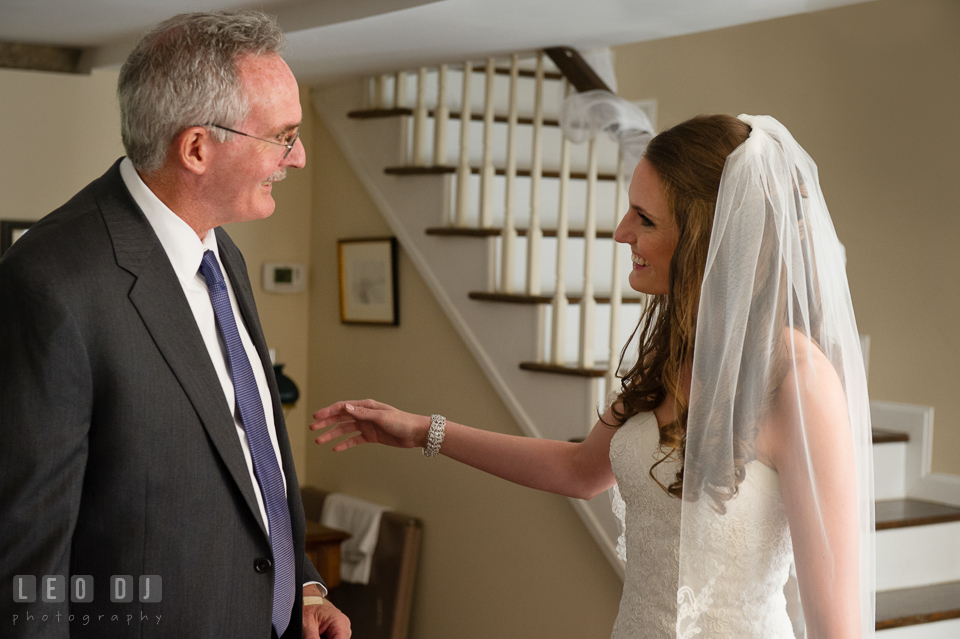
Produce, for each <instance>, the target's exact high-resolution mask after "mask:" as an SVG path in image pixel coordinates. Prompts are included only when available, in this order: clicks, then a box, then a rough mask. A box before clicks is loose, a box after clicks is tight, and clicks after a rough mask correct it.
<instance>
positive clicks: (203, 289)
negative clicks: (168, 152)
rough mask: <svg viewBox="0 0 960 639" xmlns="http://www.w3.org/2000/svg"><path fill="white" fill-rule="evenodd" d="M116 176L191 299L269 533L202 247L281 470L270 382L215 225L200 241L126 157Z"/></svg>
mask: <svg viewBox="0 0 960 639" xmlns="http://www.w3.org/2000/svg"><path fill="white" fill-rule="evenodd" d="M120 175H121V177H122V178H123V182H124V184H126V185H127V190H129V191H130V195H132V196H133V199H134V200H135V201H136V203H137V205H139V206H140V209H141V210H142V211H143V213H144V215H146V216H147V221H149V222H150V226H152V227H153V230H154V232H155V233H156V234H157V237H158V238H160V244H162V245H163V250H164V251H166V253H167V257H168V258H169V259H170V264H171V265H173V270H174V272H175V273H176V274H177V279H178V280H180V286H182V287H183V294H184V295H186V297H187V302H188V303H189V304H190V310H191V311H193V317H194V319H196V320H197V327H198V328H199V329H200V335H201V336H202V337H203V343H204V345H205V346H206V347H207V353H209V355H210V360H211V361H212V362H213V368H214V369H215V370H216V371H217V377H218V378H219V379H220V385H221V386H222V387H223V395H224V397H225V398H226V400H227V406H229V407H230V413H231V414H232V415H233V421H234V424H235V425H236V428H237V437H238V438H239V439H240V447H241V448H243V458H244V459H245V460H246V461H247V470H248V471H250V482H251V484H253V492H254V494H255V495H256V496H257V505H258V506H259V507H260V515H261V517H263V523H264V525H265V526H266V527H267V533H268V534H269V533H270V522H269V520H268V519H267V510H266V508H265V507H264V505H263V495H261V493H260V484H259V482H258V481H257V477H256V475H255V474H254V472H253V458H251V457H250V444H249V443H248V442H247V433H246V431H244V429H243V426H241V424H240V416H239V412H238V411H237V399H236V396H235V395H234V392H233V380H232V379H231V377H230V370H229V368H228V367H227V358H226V353H227V348H226V346H225V345H224V343H223V337H222V336H221V335H220V331H219V330H218V328H217V319H216V316H215V315H214V313H213V304H212V303H211V302H210V293H209V291H208V289H207V281H206V280H205V279H204V278H203V276H202V275H200V261H201V260H202V259H203V253H204V251H207V250H210V251H213V253H214V254H215V255H216V256H217V262H218V263H220V270H221V271H223V279H224V280H226V283H227V292H228V293H229V296H230V307H231V308H232V309H233V316H234V318H235V319H236V322H237V331H238V332H239V333H240V341H241V342H243V348H244V350H245V351H246V352H247V358H248V359H249V360H250V367H251V368H253V376H254V377H255V378H256V380H257V388H258V389H259V390H260V399H261V401H262V402H263V414H264V417H266V419H267V430H268V431H269V432H270V442H271V443H272V444H273V450H274V453H276V455H277V465H278V466H280V473H281V475H282V474H283V464H282V462H281V460H280V447H279V445H278V444H277V428H276V424H274V419H273V401H272V399H271V397H270V387H269V386H268V385H267V376H266V374H265V373H264V370H263V364H262V363H261V361H260V355H259V354H258V353H257V349H256V348H255V347H254V345H253V341H252V340H251V339H250V334H249V332H248V331H247V327H246V324H245V323H244V321H243V316H242V315H241V314H240V308H239V307H238V306H237V297H236V295H235V294H234V292H233V285H232V284H231V282H230V277H229V276H228V275H227V270H226V269H225V268H223V263H222V262H220V253H219V251H218V250H217V236H216V233H214V231H213V229H210V230H209V231H207V234H206V236H204V238H203V241H202V242H201V241H200V238H199V237H198V236H197V233H196V232H195V231H194V230H193V229H192V228H190V225H188V224H187V223H186V222H184V221H183V220H182V219H181V218H180V216H178V215H177V214H176V213H174V212H173V211H171V210H170V209H169V208H168V207H167V205H165V204H164V203H163V202H161V201H160V199H159V198H158V197H157V196H156V195H154V194H153V191H151V190H150V187H148V186H147V185H146V184H144V182H143V180H142V179H140V176H139V175H138V174H137V171H136V169H134V168H133V163H132V162H131V161H130V160H129V159H127V158H124V159H123V161H122V162H121V163H120ZM283 482H284V483H283V488H284V491H286V488H287V483H286V477H284V478H283Z"/></svg>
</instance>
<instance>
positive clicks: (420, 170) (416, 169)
mask: <svg viewBox="0 0 960 639" xmlns="http://www.w3.org/2000/svg"><path fill="white" fill-rule="evenodd" d="M383 172H384V173H386V174H387V175H443V174H445V173H456V172H457V167H455V166H388V167H387V168H385V169H384V170H383ZM470 172H471V173H473V174H474V175H479V174H480V168H479V167H476V166H474V167H470ZM506 172H507V171H506V169H495V170H494V173H496V174H497V175H506ZM541 176H543V177H545V178H559V177H560V172H559V171H542V172H541ZM517 177H530V169H517ZM570 179H571V180H586V179H587V174H586V173H584V172H582V171H571V172H570ZM597 179H598V180H601V181H604V182H615V181H616V179H617V176H616V174H615V173H600V174H598V175H597Z"/></svg>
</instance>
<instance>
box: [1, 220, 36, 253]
mask: <svg viewBox="0 0 960 639" xmlns="http://www.w3.org/2000/svg"><path fill="white" fill-rule="evenodd" d="M33 223H34V220H0V255H3V254H4V253H6V252H7V249H8V248H10V247H11V246H13V243H14V242H16V241H17V240H19V239H20V237H21V236H23V234H24V233H26V232H27V229H29V228H30V227H31V226H33Z"/></svg>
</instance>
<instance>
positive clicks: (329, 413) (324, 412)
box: [313, 400, 360, 421]
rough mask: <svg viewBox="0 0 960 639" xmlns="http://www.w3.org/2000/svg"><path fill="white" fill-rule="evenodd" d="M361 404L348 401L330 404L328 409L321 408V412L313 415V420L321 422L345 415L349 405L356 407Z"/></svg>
mask: <svg viewBox="0 0 960 639" xmlns="http://www.w3.org/2000/svg"><path fill="white" fill-rule="evenodd" d="M359 403H360V402H359V401H354V400H347V401H342V402H337V403H335V404H330V405H329V406H327V407H326V408H321V409H320V410H318V411H317V412H315V413H314V414H313V419H314V420H318V421H319V420H321V419H327V418H330V417H333V416H335V415H343V414H345V411H346V405H347V404H351V405H356V404H359Z"/></svg>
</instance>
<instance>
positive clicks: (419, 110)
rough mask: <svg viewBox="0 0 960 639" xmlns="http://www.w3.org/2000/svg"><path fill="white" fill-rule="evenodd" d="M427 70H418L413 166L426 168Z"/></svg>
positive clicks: (414, 112) (414, 110)
mask: <svg viewBox="0 0 960 639" xmlns="http://www.w3.org/2000/svg"><path fill="white" fill-rule="evenodd" d="M426 93H427V68H426V67H420V68H419V69H417V101H416V103H415V106H414V109H413V165H414V166H424V165H426V163H427V162H426V160H425V159H424V149H423V147H424V146H425V145H426V139H427V101H426Z"/></svg>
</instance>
